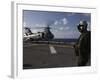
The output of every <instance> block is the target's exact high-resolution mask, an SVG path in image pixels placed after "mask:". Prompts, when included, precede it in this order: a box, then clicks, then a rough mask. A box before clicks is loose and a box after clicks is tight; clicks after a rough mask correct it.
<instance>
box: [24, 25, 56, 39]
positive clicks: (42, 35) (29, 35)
mask: <svg viewBox="0 0 100 80" xmlns="http://www.w3.org/2000/svg"><path fill="white" fill-rule="evenodd" d="M40 28H43V29H44V31H43V32H36V33H33V32H32V30H31V28H29V27H24V37H23V38H24V41H35V40H47V41H49V40H52V39H53V38H54V35H53V33H52V32H51V31H50V29H51V28H50V27H49V25H47V27H40Z"/></svg>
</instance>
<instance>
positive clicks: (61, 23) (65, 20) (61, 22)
mask: <svg viewBox="0 0 100 80" xmlns="http://www.w3.org/2000/svg"><path fill="white" fill-rule="evenodd" d="M67 24H68V20H67V18H62V19H60V20H56V21H54V25H67Z"/></svg>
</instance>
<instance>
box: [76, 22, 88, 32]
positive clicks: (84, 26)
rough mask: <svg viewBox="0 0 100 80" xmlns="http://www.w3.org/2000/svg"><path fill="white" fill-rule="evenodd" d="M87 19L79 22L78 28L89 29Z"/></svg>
mask: <svg viewBox="0 0 100 80" xmlns="http://www.w3.org/2000/svg"><path fill="white" fill-rule="evenodd" d="M87 25H88V24H87V21H80V23H79V24H78V26H77V27H78V29H79V30H81V29H87Z"/></svg>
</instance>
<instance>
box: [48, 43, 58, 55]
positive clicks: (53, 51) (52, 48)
mask: <svg viewBox="0 0 100 80" xmlns="http://www.w3.org/2000/svg"><path fill="white" fill-rule="evenodd" d="M49 48H50V51H51V54H57V51H56V49H55V48H54V47H53V46H51V45H50V46H49Z"/></svg>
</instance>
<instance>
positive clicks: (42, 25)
mask: <svg viewBox="0 0 100 80" xmlns="http://www.w3.org/2000/svg"><path fill="white" fill-rule="evenodd" d="M35 26H36V27H46V24H35Z"/></svg>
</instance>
